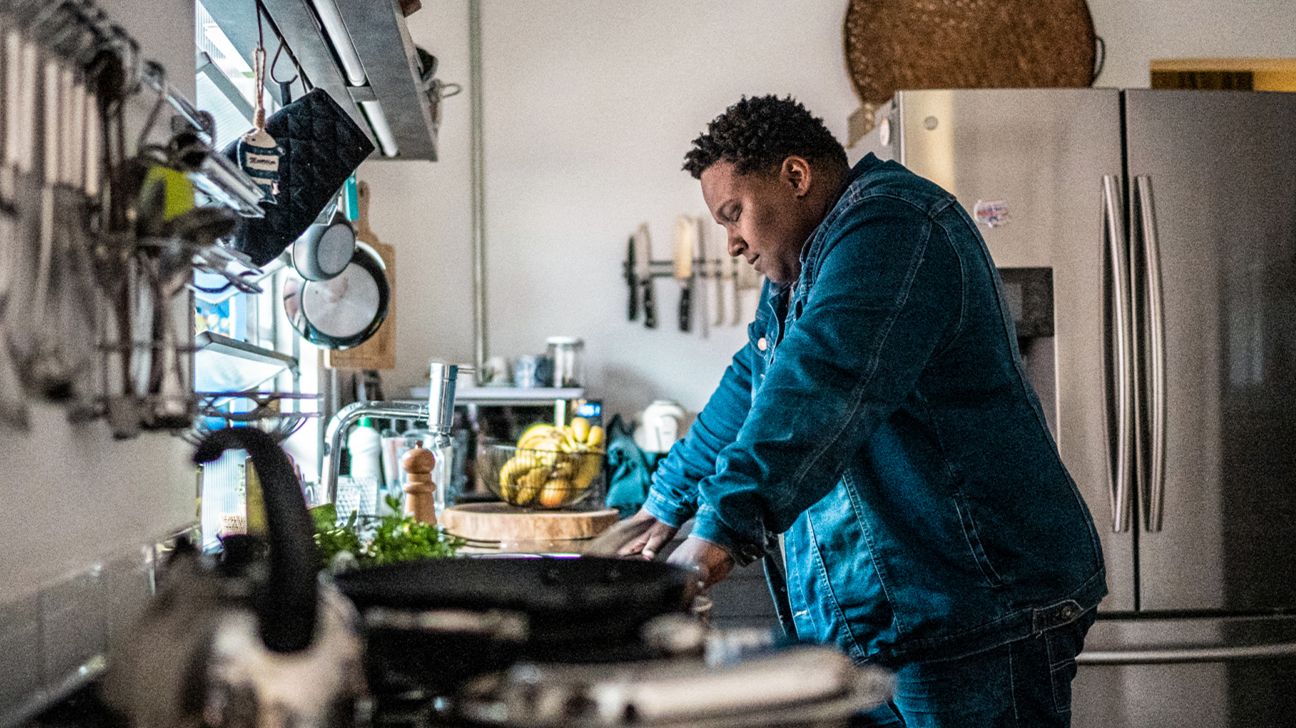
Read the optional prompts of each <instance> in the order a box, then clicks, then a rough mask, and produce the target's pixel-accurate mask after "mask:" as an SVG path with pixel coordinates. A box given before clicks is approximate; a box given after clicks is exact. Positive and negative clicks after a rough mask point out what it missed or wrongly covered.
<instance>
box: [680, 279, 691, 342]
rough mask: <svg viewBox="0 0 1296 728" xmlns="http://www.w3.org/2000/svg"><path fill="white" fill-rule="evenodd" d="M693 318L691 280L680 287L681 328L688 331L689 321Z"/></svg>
mask: <svg viewBox="0 0 1296 728" xmlns="http://www.w3.org/2000/svg"><path fill="white" fill-rule="evenodd" d="M692 320H693V283H692V282H689V283H686V284H684V287H683V288H680V305H679V330H680V331H684V332H686V333H687V332H688V330H689V322H691V321H692Z"/></svg>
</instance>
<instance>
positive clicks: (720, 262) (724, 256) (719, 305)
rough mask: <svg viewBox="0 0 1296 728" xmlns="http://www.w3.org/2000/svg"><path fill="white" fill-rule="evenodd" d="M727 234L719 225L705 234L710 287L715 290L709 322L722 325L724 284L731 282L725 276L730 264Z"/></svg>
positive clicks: (723, 317)
mask: <svg viewBox="0 0 1296 728" xmlns="http://www.w3.org/2000/svg"><path fill="white" fill-rule="evenodd" d="M727 237H728V236H727V235H726V234H725V231H724V228H722V227H720V226H719V225H714V226H712V227H711V229H710V232H709V234H708V235H707V242H708V243H709V246H708V249H709V251H710V254H709V256H708V257H709V258H711V260H710V261H708V262H709V263H710V265H711V277H712V279H713V281H712V285H711V288H713V289H714V290H715V293H714V294H713V295H712V301H713V303H714V304H715V306H714V309H713V310H712V313H711V324H712V325H713V326H724V324H725V287H726V286H725V284H726V282H727V281H728V282H731V281H730V279H729V278H728V277H727V276H725V272H726V271H728V270H729V266H730V265H731V264H730V262H729V250H728V246H727V245H726V240H727Z"/></svg>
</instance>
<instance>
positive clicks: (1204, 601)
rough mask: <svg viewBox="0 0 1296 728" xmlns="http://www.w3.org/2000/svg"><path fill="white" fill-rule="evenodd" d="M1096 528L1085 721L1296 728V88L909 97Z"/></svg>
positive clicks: (1079, 721) (918, 129)
mask: <svg viewBox="0 0 1296 728" xmlns="http://www.w3.org/2000/svg"><path fill="white" fill-rule="evenodd" d="M887 122H888V126H889V129H886V130H884V133H889V136H890V139H889V140H884V141H883V143H884V144H889V148H890V149H891V151H892V154H893V156H894V157H895V158H896V159H897V160H898V161H900V162H902V163H903V164H905V165H906V166H908V167H909V168H910V169H912V170H914V171H915V172H917V173H918V174H921V175H923V176H926V177H928V178H930V179H933V180H935V181H936V182H938V183H940V184H941V185H942V186H944V187H945V188H946V189H948V190H950V191H951V192H953V193H954V194H955V195H957V197H958V198H959V200H960V201H961V202H962V203H963V204H964V205H965V206H966V207H967V209H968V211H969V212H970V213H972V214H973V215H974V217H975V218H976V219H977V221H978V225H979V227H980V229H981V231H982V233H983V234H984V236H985V239H986V242H987V243H988V244H989V247H990V251H991V253H992V255H993V257H994V259H995V262H996V265H997V266H998V267H999V268H1000V269H1001V271H1002V273H1003V279H1004V283H1005V293H1006V294H1007V296H1008V298H1009V300H1010V301H1011V302H1012V304H1013V305H1014V306H1015V307H1016V308H1017V310H1018V312H1019V314H1020V316H1019V320H1020V324H1019V335H1020V336H1021V337H1022V351H1023V355H1024V357H1025V359H1026V361H1027V368H1028V370H1029V372H1030V373H1031V378H1032V380H1033V381H1034V382H1035V385H1036V388H1037V390H1038V391H1039V393H1040V395H1041V400H1042V401H1043V403H1044V405H1045V408H1046V410H1047V411H1048V414H1049V420H1050V424H1051V425H1052V427H1053V430H1054V434H1055V436H1056V438H1057V441H1058V446H1059V448H1060V449H1061V452H1062V457H1063V459H1064V461H1065V462H1066V464H1067V466H1068V468H1069V469H1070V471H1071V473H1072V475H1073V476H1074V477H1075V479H1076V482H1077V484H1078V485H1079V486H1080V489H1081V491H1082V492H1083V493H1084V495H1085V498H1086V499H1087V501H1088V503H1089V507H1090V509H1091V510H1092V512H1093V514H1094V517H1095V519H1096V520H1097V522H1098V526H1099V531H1100V533H1101V535H1102V543H1103V550H1104V555H1105V557H1106V562H1107V568H1108V581H1109V586H1110V588H1111V593H1110V596H1108V598H1107V599H1106V600H1105V601H1104V602H1103V603H1102V605H1101V607H1100V609H1099V615H1100V619H1099V622H1098V624H1097V625H1096V626H1095V628H1094V630H1093V631H1092V632H1091V633H1090V638H1089V640H1088V641H1087V643H1086V648H1085V652H1084V653H1083V654H1082V655H1081V660H1082V662H1083V663H1084V664H1083V666H1082V667H1081V670H1080V674H1079V677H1078V678H1077V680H1076V682H1075V691H1076V692H1075V711H1074V724H1075V725H1076V726H1083V727H1086V728H1088V727H1090V726H1094V727H1097V726H1102V727H1103V728H1119V727H1122V726H1140V728H1154V727H1158V726H1167V727H1170V726H1173V727H1174V728H1180V727H1181V726H1230V727H1231V726H1247V727H1248V728H1251V727H1256V726H1292V725H1296V94H1267V93H1245V92H1224V91H1154V90H1146V89H1145V90H1127V91H1119V90H1103V89H1074V90H1073V89H1049V90H960V91H910V92H901V93H899V94H897V97H896V100H895V102H894V104H893V106H892V109H891V113H890V118H889V119H888V120H887Z"/></svg>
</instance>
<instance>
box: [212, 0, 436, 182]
mask: <svg viewBox="0 0 1296 728" xmlns="http://www.w3.org/2000/svg"><path fill="white" fill-rule="evenodd" d="M263 4H264V6H265V9H266V12H267V13H268V14H269V16H270V18H271V20H272V21H273V26H274V29H275V30H276V31H277V32H278V33H279V35H281V36H282V37H283V40H284V43H285V44H286V45H287V46H288V48H289V49H291V51H292V55H293V57H294V58H296V59H297V62H298V64H300V66H301V68H302V70H304V71H305V74H306V76H307V77H308V78H309V79H310V83H311V85H312V86H314V87H316V88H320V89H323V90H325V91H327V92H328V94H329V95H330V96H332V97H333V100H334V101H337V103H338V105H339V106H341V107H342V109H343V110H344V111H345V112H346V113H347V115H348V116H350V117H351V119H352V121H354V122H355V123H356V124H357V125H358V126H359V127H360V128H361V129H362V130H364V133H365V134H366V135H367V136H368V137H369V139H370V141H372V142H374V144H375V146H376V147H378V148H379V149H382V148H383V145H382V144H381V143H380V140H379V139H378V138H377V137H376V134H375V132H374V125H372V124H371V123H370V119H368V118H367V117H366V114H365V111H364V110H363V109H362V107H361V104H362V103H366V104H368V103H377V105H378V107H379V108H381V109H382V115H383V116H384V117H385V118H386V121H387V126H388V127H389V128H390V130H391V139H392V140H394V142H395V145H396V149H397V154H396V155H395V156H394V157H392V156H391V155H388V158H394V159H424V160H430V161H436V158H437V152H436V141H437V140H436V136H437V130H436V123H435V115H434V113H433V102H432V99H431V98H430V97H429V95H428V93H427V89H426V86H425V83H424V80H423V78H422V75H423V71H422V68H421V64H420V61H419V57H418V51H417V49H416V48H415V46H414V41H413V39H412V38H411V37H410V34H409V29H408V27H407V25H406V21H405V16H404V15H403V14H402V13H401V9H400V3H399V2H397V0H332V4H333V5H335V6H336V8H337V12H338V16H340V19H341V20H342V22H343V23H344V24H345V26H346V33H347V35H348V36H349V39H350V42H351V44H352V45H353V46H354V47H355V49H356V53H357V54H358V55H359V58H360V62H361V65H362V66H363V67H364V76H365V79H364V82H363V83H362V84H360V85H352V84H351V83H350V82H349V81H348V80H347V77H346V74H345V73H344V72H343V70H342V68H341V67H340V66H339V64H338V60H337V57H336V55H335V52H334V48H333V44H332V43H331V42H330V37H329V36H328V35H326V32H325V30H324V27H323V25H322V24H321V21H320V14H319V12H318V11H317V10H316V4H315V3H313V2H312V1H311V0H263ZM203 5H204V7H205V8H206V9H207V12H208V13H209V14H210V15H211V16H212V18H213V19H215V20H216V22H217V23H218V24H219V25H220V26H221V29H222V30H223V31H224V32H225V34H226V36H227V37H228V38H229V39H230V42H231V43H233V44H234V47H235V48H236V49H237V50H238V51H239V53H240V54H242V55H243V57H244V58H249V59H250V58H251V57H252V49H253V48H254V47H255V45H256V38H257V28H256V15H255V13H252V12H250V7H251V5H250V4H249V5H248V6H244V5H242V4H240V3H228V2H214V1H212V0H205V1H204V3H203ZM266 36H267V37H266V45H267V48H266V50H267V54H268V55H269V56H270V57H272V58H273V57H274V55H275V49H276V47H277V46H276V44H277V43H278V41H277V39H275V38H274V37H272V36H273V34H272V33H270V32H267V33H266ZM280 65H281V69H280V72H279V74H280V76H281V77H289V76H291V75H292V71H291V70H285V69H284V68H283V67H285V66H287V61H281V62H280ZM295 88H296V89H300V85H297V86H295ZM267 89H268V90H269V91H270V93H271V94H272V95H273V96H274V97H275V99H276V100H277V101H280V102H282V98H281V97H280V92H279V89H278V88H277V87H276V85H275V84H273V83H271V84H267ZM298 93H299V94H300V91H298Z"/></svg>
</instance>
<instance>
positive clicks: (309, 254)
mask: <svg viewBox="0 0 1296 728" xmlns="http://www.w3.org/2000/svg"><path fill="white" fill-rule="evenodd" d="M355 247H356V231H355V228H354V227H352V226H351V223H350V222H349V221H348V220H347V219H346V217H344V216H343V215H342V214H340V213H338V212H336V211H335V212H334V213H333V214H332V215H330V217H329V220H328V222H324V223H318V222H317V223H314V224H312V225H311V226H310V227H308V228H306V232H304V233H302V235H301V237H300V238H297V240H296V241H295V242H294V243H293V246H292V262H293V268H295V269H296V270H297V273H298V274H299V275H300V276H301V277H302V278H305V279H306V280H308V281H326V280H328V279H330V278H332V277H334V276H336V275H340V274H341V273H342V271H344V270H346V267H347V266H348V265H350V263H351V260H352V258H353V257H354V256H355Z"/></svg>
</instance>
